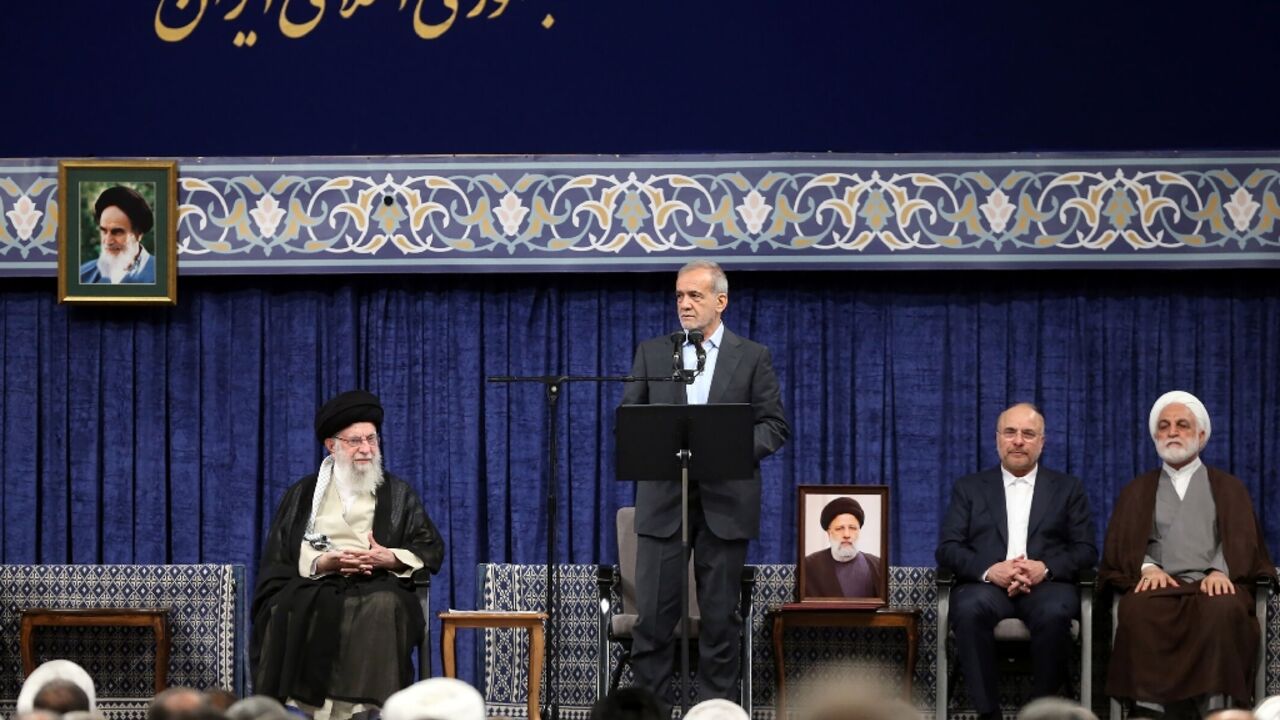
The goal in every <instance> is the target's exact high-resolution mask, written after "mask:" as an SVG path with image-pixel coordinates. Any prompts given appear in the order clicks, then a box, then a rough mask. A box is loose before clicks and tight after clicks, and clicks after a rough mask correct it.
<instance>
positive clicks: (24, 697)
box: [17, 660, 98, 714]
mask: <svg viewBox="0 0 1280 720" xmlns="http://www.w3.org/2000/svg"><path fill="white" fill-rule="evenodd" d="M52 680H70V681H71V682H73V683H75V684H76V685H77V686H79V687H80V689H81V690H83V691H84V694H85V695H87V696H88V698H89V712H94V711H95V710H96V709H97V707H98V703H97V698H96V697H95V696H94V692H93V678H91V677H89V673H87V672H85V669H84V668H82V667H80V666H79V665H77V664H75V663H73V662H71V661H70V660H50V661H49V662H47V663H44V664H43V665H41V666H40V667H38V668H36V669H35V670H32V671H31V675H30V676H28V677H27V681H26V682H24V683H22V690H20V691H19V692H18V707H17V711H18V714H22V713H29V712H31V711H32V710H33V709H34V707H33V705H34V703H35V699H36V694H37V693H39V692H40V688H43V687H44V686H45V685H46V684H47V683H49V682H50V681H52Z"/></svg>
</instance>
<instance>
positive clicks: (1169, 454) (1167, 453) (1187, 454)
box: [1156, 440, 1200, 465]
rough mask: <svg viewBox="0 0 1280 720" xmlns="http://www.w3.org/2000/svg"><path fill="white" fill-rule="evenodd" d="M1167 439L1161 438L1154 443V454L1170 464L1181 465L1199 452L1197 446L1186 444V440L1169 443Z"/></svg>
mask: <svg viewBox="0 0 1280 720" xmlns="http://www.w3.org/2000/svg"><path fill="white" fill-rule="evenodd" d="M1170 442H1171V441H1169V440H1161V441H1159V442H1157V443H1156V454H1157V455H1159V456H1160V459H1161V460H1163V461H1165V462H1167V463H1169V464H1170V465H1182V464H1183V463H1186V462H1188V461H1189V460H1191V458H1193V457H1195V456H1196V454H1197V453H1199V452H1200V449H1199V448H1196V447H1193V446H1191V445H1188V444H1187V443H1186V441H1179V442H1180V443H1181V444H1180V445H1176V446H1175V445H1171V444H1170Z"/></svg>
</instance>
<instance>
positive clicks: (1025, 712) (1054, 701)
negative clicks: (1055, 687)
mask: <svg viewBox="0 0 1280 720" xmlns="http://www.w3.org/2000/svg"><path fill="white" fill-rule="evenodd" d="M1018 720H1098V716H1097V715H1094V714H1093V711H1091V710H1089V709H1088V708H1086V707H1085V706H1083V705H1081V704H1080V703H1078V702H1076V701H1074V700H1068V699H1066V698H1060V697H1042V698H1039V699H1038V700H1032V701H1031V702H1029V703H1027V704H1026V705H1025V706H1024V707H1023V708H1022V709H1021V710H1019V711H1018Z"/></svg>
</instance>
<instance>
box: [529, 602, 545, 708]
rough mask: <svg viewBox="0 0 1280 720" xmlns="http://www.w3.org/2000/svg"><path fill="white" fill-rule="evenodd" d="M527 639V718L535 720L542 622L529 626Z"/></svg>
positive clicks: (540, 677) (540, 666)
mask: <svg viewBox="0 0 1280 720" xmlns="http://www.w3.org/2000/svg"><path fill="white" fill-rule="evenodd" d="M529 639H530V643H529V720H537V718H538V699H539V698H538V695H539V693H540V692H541V688H542V652H543V647H542V623H538V624H536V625H531V626H529Z"/></svg>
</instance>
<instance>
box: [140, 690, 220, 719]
mask: <svg viewBox="0 0 1280 720" xmlns="http://www.w3.org/2000/svg"><path fill="white" fill-rule="evenodd" d="M221 717H222V713H220V712H218V711H217V709H216V708H214V707H213V705H211V704H209V698H208V696H206V695H205V694H204V693H202V692H200V691H199V690H193V689H192V688H189V687H171V688H169V689H168V690H165V691H163V692H161V693H160V694H158V695H156V696H155V698H154V699H152V701H151V707H150V708H148V709H147V720H213V719H214V718H221Z"/></svg>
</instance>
